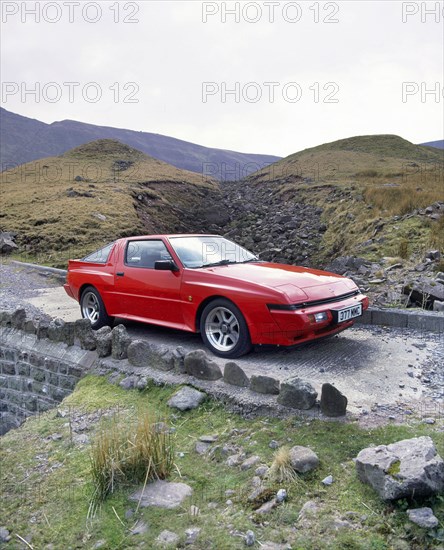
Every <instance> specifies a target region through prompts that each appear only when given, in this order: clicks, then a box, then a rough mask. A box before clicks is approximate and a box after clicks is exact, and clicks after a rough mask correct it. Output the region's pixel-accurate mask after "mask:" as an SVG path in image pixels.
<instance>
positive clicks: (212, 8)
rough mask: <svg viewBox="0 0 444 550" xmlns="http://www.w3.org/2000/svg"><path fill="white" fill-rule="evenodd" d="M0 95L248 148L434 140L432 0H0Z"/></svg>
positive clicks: (439, 35) (441, 30)
mask: <svg viewBox="0 0 444 550" xmlns="http://www.w3.org/2000/svg"><path fill="white" fill-rule="evenodd" d="M1 10H2V13H1V33H0V34H1V38H0V41H1V42H0V46H1V65H0V69H1V80H2V87H1V104H2V106H3V107H4V108H5V109H8V110H9V111H12V112H15V113H18V114H21V115H23V116H27V117H31V118H36V119H38V120H42V121H44V122H47V123H51V122H54V121H58V120H64V119H74V120H79V121H82V122H88V123H91V124H98V125H105V126H115V127H119V128H128V129H131V130H138V131H146V132H154V133H159V134H163V135H168V136H172V137H176V138H180V139H184V140H186V141H191V142H194V143H198V144H202V145H206V146H208V147H217V148H221V149H231V150H236V151H242V152H248V153H262V154H274V155H278V156H286V155H289V154H292V153H294V152H296V151H300V150H302V149H305V148H307V147H313V146H316V145H319V144H321V143H325V142H329V141H334V140H336V139H341V138H345V137H350V136H355V135H367V134H397V135H400V136H402V137H404V138H405V139H408V140H409V141H412V142H414V143H422V142H427V141H432V140H438V139H443V138H444V2H443V1H441V2H435V1H432V2H403V1H385V0H380V1H368V2H367V1H362V0H357V1H355V0H348V1H336V2H316V1H314V0H309V1H299V2H291V1H282V2H279V1H265V2H255V1H251V2H250V1H241V2H200V1H197V0H193V1H187V0H180V1H164V0H163V1H139V2H127V1H125V0H123V1H118V2H117V1H116V0H113V1H110V2H105V1H100V2H90V1H84V2H83V1H80V0H77V1H61V2H56V1H48V2H45V1H40V2H21V1H19V2H17V1H6V0H3V1H2V2H1Z"/></svg>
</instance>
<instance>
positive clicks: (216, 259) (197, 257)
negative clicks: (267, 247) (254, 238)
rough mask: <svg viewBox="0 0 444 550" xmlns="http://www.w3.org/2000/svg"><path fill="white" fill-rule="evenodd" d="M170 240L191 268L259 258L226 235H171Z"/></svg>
mask: <svg viewBox="0 0 444 550" xmlns="http://www.w3.org/2000/svg"><path fill="white" fill-rule="evenodd" d="M170 242H171V245H172V247H173V248H174V250H175V252H176V254H177V255H178V256H179V258H180V261H181V262H182V263H183V265H184V266H185V267H189V268H198V267H211V266H214V265H225V264H237V263H244V262H252V261H257V260H258V258H257V256H255V255H254V254H252V253H251V252H249V251H248V250H246V249H245V248H242V247H241V246H239V245H238V244H236V243H233V242H232V241H229V240H228V239H225V238H224V237H218V236H214V235H213V236H212V235H199V236H194V237H171V238H170Z"/></svg>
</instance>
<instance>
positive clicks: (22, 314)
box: [11, 308, 26, 330]
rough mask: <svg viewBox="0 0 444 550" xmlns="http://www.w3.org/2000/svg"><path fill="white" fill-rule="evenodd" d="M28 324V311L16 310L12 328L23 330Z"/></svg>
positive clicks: (13, 314)
mask: <svg viewBox="0 0 444 550" xmlns="http://www.w3.org/2000/svg"><path fill="white" fill-rule="evenodd" d="M25 323H26V311H25V310H24V309H23V308H19V309H16V310H15V311H14V312H13V313H12V314H11V326H12V327H13V328H17V329H19V330H21V329H23V327H24V325H25Z"/></svg>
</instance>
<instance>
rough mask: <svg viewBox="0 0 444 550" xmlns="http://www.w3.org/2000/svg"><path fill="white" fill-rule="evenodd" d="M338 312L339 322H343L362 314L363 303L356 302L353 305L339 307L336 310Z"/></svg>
mask: <svg viewBox="0 0 444 550" xmlns="http://www.w3.org/2000/svg"><path fill="white" fill-rule="evenodd" d="M336 314H337V316H338V320H337V323H343V322H344V321H349V320H350V319H354V318H355V317H360V316H361V315H362V304H356V305H355V306H352V307H346V308H344V309H339V310H337V311H336Z"/></svg>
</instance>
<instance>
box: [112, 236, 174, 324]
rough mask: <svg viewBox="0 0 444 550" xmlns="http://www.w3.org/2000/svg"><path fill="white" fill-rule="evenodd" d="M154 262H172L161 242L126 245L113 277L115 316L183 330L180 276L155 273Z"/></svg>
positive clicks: (132, 241) (129, 241)
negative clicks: (121, 264) (116, 297)
mask: <svg viewBox="0 0 444 550" xmlns="http://www.w3.org/2000/svg"><path fill="white" fill-rule="evenodd" d="M157 260H172V257H171V255H170V253H169V252H168V249H167V248H166V246H165V244H164V242H163V241H162V240H161V239H140V240H139V239H138V240H128V241H127V243H126V246H125V249H124V250H123V270H122V271H117V272H116V275H115V277H116V278H115V289H116V294H117V296H118V302H119V310H120V314H119V315H118V316H121V317H131V318H135V319H139V320H143V321H147V322H152V323H155V324H160V325H166V326H175V327H178V328H182V326H183V316H182V307H181V299H180V286H181V280H182V272H181V270H179V271H164V270H157V269H154V264H155V262H156V261H157ZM119 269H120V268H119Z"/></svg>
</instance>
